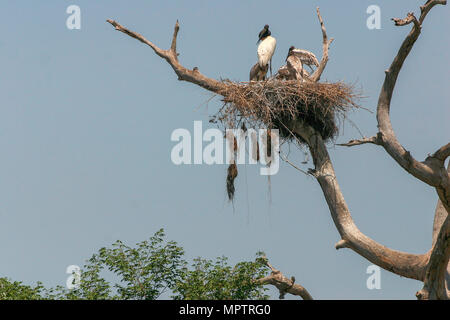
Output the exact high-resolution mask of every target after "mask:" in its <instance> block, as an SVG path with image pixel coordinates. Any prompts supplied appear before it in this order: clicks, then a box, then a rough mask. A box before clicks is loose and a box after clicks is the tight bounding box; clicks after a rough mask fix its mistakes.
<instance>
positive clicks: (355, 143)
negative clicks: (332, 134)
mask: <svg viewBox="0 0 450 320" xmlns="http://www.w3.org/2000/svg"><path fill="white" fill-rule="evenodd" d="M366 143H372V144H376V145H380V144H381V140H380V139H379V138H378V136H372V137H370V138H362V139H355V140H350V141H349V142H347V143H338V144H337V145H338V146H343V147H353V146H358V145H361V144H366Z"/></svg>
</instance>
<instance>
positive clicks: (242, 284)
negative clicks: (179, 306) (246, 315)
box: [172, 257, 268, 300]
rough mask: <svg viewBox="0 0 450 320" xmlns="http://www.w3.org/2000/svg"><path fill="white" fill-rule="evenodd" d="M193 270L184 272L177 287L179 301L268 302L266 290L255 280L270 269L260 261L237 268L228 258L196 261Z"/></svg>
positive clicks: (246, 263) (175, 297) (242, 264)
mask: <svg viewBox="0 0 450 320" xmlns="http://www.w3.org/2000/svg"><path fill="white" fill-rule="evenodd" d="M192 268H193V269H192V270H188V269H187V268H186V269H185V270H184V276H183V279H182V281H180V282H178V283H177V285H176V287H175V288H174V293H175V295H174V296H172V297H173V298H174V299H179V300H235V299H242V300H251V299H268V296H267V295H265V294H264V292H265V291H266V289H265V288H264V287H263V286H262V285H258V284H256V283H255V282H254V281H253V280H254V279H256V278H260V277H262V276H264V274H265V272H266V270H265V267H264V265H262V264H261V263H259V262H240V263H238V264H236V265H235V266H234V267H231V266H230V265H229V264H228V258H226V257H219V258H217V259H216V260H215V261H213V260H206V259H202V258H196V259H194V263H193V264H192Z"/></svg>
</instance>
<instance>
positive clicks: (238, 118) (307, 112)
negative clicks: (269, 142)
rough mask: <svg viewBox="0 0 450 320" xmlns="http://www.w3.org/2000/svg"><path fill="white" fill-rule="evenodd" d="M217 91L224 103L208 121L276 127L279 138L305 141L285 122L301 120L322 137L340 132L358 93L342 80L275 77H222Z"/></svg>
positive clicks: (328, 136) (248, 126)
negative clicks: (237, 79) (234, 79)
mask: <svg viewBox="0 0 450 320" xmlns="http://www.w3.org/2000/svg"><path fill="white" fill-rule="evenodd" d="M224 84H225V86H224V89H223V90H222V91H221V92H220V94H221V95H222V96H223V97H224V98H223V101H224V105H223V107H222V108H221V109H220V110H219V112H218V114H216V115H214V116H213V117H212V119H211V122H220V123H222V124H223V125H224V126H225V127H226V128H240V127H241V126H242V124H244V125H245V126H246V127H247V128H268V129H278V130H279V133H280V138H285V139H288V140H292V139H293V138H294V137H295V138H296V140H297V141H299V140H300V142H304V141H303V140H302V139H301V138H300V137H299V136H297V135H296V134H295V133H293V132H292V131H291V130H290V128H289V126H288V124H289V123H290V122H291V121H296V120H301V121H303V123H304V124H307V125H309V126H311V127H312V128H313V129H315V130H316V132H318V133H319V134H320V135H321V136H322V139H323V140H324V141H330V140H333V138H335V137H336V136H337V134H338V133H339V127H338V121H340V120H343V119H344V118H345V115H346V112H347V111H350V110H352V109H354V108H358V107H359V106H358V104H357V103H356V102H355V101H356V100H357V99H358V98H360V95H359V94H357V93H355V92H354V90H353V86H352V85H348V84H346V83H344V82H336V83H327V82H312V81H307V82H300V81H298V80H278V79H270V80H267V81H252V82H231V81H224Z"/></svg>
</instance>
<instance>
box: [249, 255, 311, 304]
mask: <svg viewBox="0 0 450 320" xmlns="http://www.w3.org/2000/svg"><path fill="white" fill-rule="evenodd" d="M264 262H265V264H266V266H267V267H269V269H270V270H271V273H270V275H269V276H267V277H264V278H261V279H257V280H255V281H256V282H257V283H260V284H263V285H264V284H270V285H273V286H275V287H276V288H277V289H278V290H279V291H280V299H284V296H285V294H286V293H290V294H292V295H294V296H300V297H302V299H303V300H313V297H312V296H311V295H310V294H309V292H308V290H306V289H305V288H304V287H303V286H301V285H299V284H297V283H295V278H294V277H291V279H288V278H286V277H285V276H284V275H283V274H282V273H281V271H279V270H277V269H275V268H274V267H272V265H271V264H270V263H269V261H268V260H267V258H264Z"/></svg>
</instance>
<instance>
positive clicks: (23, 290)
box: [0, 278, 43, 300]
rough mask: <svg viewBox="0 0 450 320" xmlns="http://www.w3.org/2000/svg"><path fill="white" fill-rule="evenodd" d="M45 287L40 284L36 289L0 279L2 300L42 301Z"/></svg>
mask: <svg viewBox="0 0 450 320" xmlns="http://www.w3.org/2000/svg"><path fill="white" fill-rule="evenodd" d="M42 291H43V286H42V284H41V283H40V282H38V283H37V285H36V287H31V286H27V285H24V284H22V282H20V281H14V282H11V281H10V280H8V279H7V278H0V300H40V299H43V297H42V296H41V294H42Z"/></svg>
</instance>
